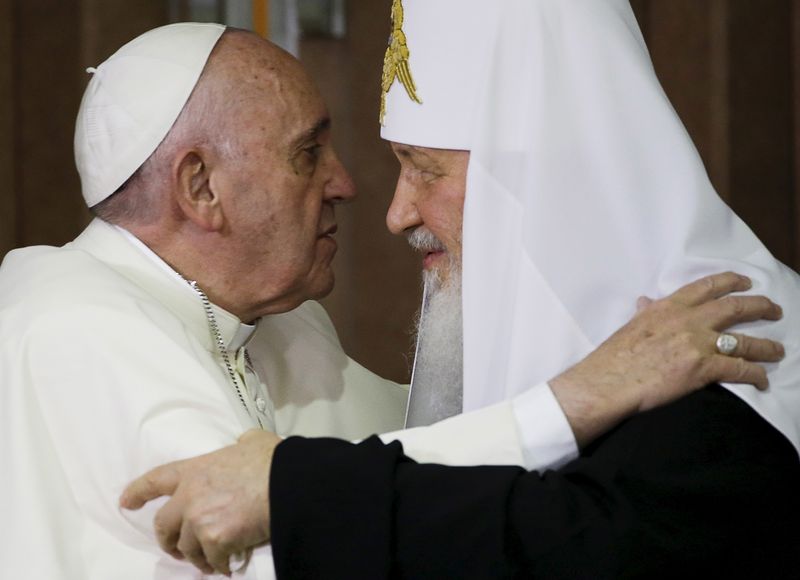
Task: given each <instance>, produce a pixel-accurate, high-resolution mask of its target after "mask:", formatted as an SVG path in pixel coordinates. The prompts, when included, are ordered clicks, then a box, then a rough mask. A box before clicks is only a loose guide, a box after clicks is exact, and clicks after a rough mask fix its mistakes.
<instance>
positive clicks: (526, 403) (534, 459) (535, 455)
mask: <svg viewBox="0 0 800 580" xmlns="http://www.w3.org/2000/svg"><path fill="white" fill-rule="evenodd" d="M511 406H512V410H513V412H514V418H515V419H516V423H517V428H518V429H519V438H520V441H521V442H522V455H523V459H524V462H525V463H524V467H525V469H528V470H530V471H533V470H535V471H544V470H547V469H558V468H559V467H561V466H562V465H564V464H565V463H568V462H570V461H572V460H573V459H575V458H576V457H577V456H578V444H577V443H576V441H575V435H574V434H573V433H572V428H571V427H570V426H569V422H568V421H567V417H566V415H564V411H563V410H562V409H561V405H559V404H558V400H556V397H555V395H554V394H553V391H552V390H551V389H550V385H548V384H547V383H541V384H539V385H536V386H535V387H533V388H531V389H528V390H527V391H525V392H524V393H522V394H520V395H517V396H516V397H514V398H513V399H512V400H511Z"/></svg>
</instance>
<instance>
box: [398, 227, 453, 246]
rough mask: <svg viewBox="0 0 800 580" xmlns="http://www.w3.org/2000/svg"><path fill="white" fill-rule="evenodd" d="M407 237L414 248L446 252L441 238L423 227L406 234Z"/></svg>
mask: <svg viewBox="0 0 800 580" xmlns="http://www.w3.org/2000/svg"><path fill="white" fill-rule="evenodd" d="M406 238H408V243H409V245H410V246H411V247H412V248H414V249H415V250H419V251H421V252H444V251H445V249H446V248H445V247H444V244H443V243H442V242H441V241H440V240H439V238H437V237H436V236H434V235H433V234H432V233H431V232H430V230H427V229H425V228H423V227H418V228H417V229H415V230H414V231H413V232H411V233H408V234H406Z"/></svg>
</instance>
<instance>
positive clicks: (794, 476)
mask: <svg viewBox="0 0 800 580" xmlns="http://www.w3.org/2000/svg"><path fill="white" fill-rule="evenodd" d="M799 498H800V462H799V461H798V456H797V453H796V451H795V450H794V448H793V447H792V446H791V444H789V442H788V441H787V440H786V439H785V438H784V437H783V436H782V435H781V434H780V433H778V432H777V431H775V430H774V429H773V428H772V427H771V426H770V425H768V424H767V423H766V422H765V421H763V420H762V419H761V418H760V417H759V416H758V415H756V413H754V412H753V411H752V410H751V409H750V408H749V407H748V406H747V405H746V404H744V403H743V402H742V401H740V400H739V399H738V398H736V397H735V396H733V395H731V394H730V393H729V392H727V391H725V390H724V389H722V388H720V387H712V388H709V389H705V390H703V391H700V392H698V393H695V394H694V395H691V396H690V397H687V398H685V399H683V400H681V401H678V402H676V403H674V404H672V405H669V406H666V407H663V408H661V409H657V410H655V411H652V412H650V413H645V414H642V415H638V416H636V417H634V418H633V419H631V420H629V421H628V422H626V423H624V424H623V425H621V426H620V427H618V428H617V429H615V430H614V431H612V432H611V433H609V434H608V435H607V436H606V437H605V438H603V439H602V440H600V441H598V442H596V443H595V444H594V445H593V446H592V447H591V448H590V449H588V450H586V452H585V453H584V454H583V455H582V457H581V458H579V459H578V460H576V461H574V462H572V463H570V464H569V465H567V466H566V467H565V468H563V469H561V470H559V471H555V472H553V471H551V472H546V473H543V474H539V473H535V472H531V473H526V472H524V471H523V470H521V469H519V468H514V467H468V468H452V467H444V466H439V465H419V464H416V463H414V462H412V461H410V460H409V459H407V458H405V457H404V456H403V455H402V450H401V447H400V445H399V444H396V443H395V444H392V445H388V446H384V445H383V444H381V443H380V441H379V440H378V439H377V438H371V439H369V440H367V441H365V442H363V443H361V444H360V445H350V444H348V443H344V442H341V441H337V440H312V439H302V438H291V439H287V440H286V441H285V442H283V443H282V444H281V445H279V446H278V448H277V450H276V454H275V459H274V461H273V472H272V477H271V509H272V526H273V529H272V534H273V550H274V554H275V563H276V569H277V572H278V577H279V578H282V579H283V578H286V579H288V578H292V579H295V578H297V579H301V578H348V579H360V578H363V579H369V580H379V579H381V578H412V579H428V578H430V579H434V578H436V579H441V578H459V579H468V578H475V579H491V578H545V579H550V578H553V579H560V578H581V579H583V578H586V579H593V580H594V579H597V580H602V579H604V578H648V579H649V578H683V577H689V576H691V577H698V575H700V576H703V575H707V576H708V577H712V576H713V577H722V576H724V575H728V576H730V577H746V576H747V575H750V577H759V578H770V579H773V578H775V579H779V578H800V499H799ZM743 575H744V576H743Z"/></svg>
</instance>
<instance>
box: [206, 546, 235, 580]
mask: <svg viewBox="0 0 800 580" xmlns="http://www.w3.org/2000/svg"><path fill="white" fill-rule="evenodd" d="M206 558H207V559H208V563H209V564H210V565H211V567H212V568H214V569H215V570H216V571H217V572H220V573H221V574H225V575H226V576H230V575H231V568H230V561H231V559H230V550H229V549H227V548H226V547H224V546H221V545H219V544H216V543H211V544H210V545H207V546H206Z"/></svg>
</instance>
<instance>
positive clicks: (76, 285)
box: [0, 220, 524, 580]
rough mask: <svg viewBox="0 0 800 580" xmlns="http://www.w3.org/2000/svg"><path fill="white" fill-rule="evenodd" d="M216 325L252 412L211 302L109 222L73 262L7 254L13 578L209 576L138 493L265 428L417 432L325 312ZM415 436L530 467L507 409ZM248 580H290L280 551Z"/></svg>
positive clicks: (254, 565)
mask: <svg viewBox="0 0 800 580" xmlns="http://www.w3.org/2000/svg"><path fill="white" fill-rule="evenodd" d="M215 316H216V319H217V321H218V323H219V327H220V331H221V334H222V337H223V341H224V342H225V344H226V345H227V346H228V350H229V355H230V359H231V362H232V366H234V367H235V372H238V373H239V375H240V377H241V378H243V379H244V381H245V385H246V389H245V392H244V393H243V394H244V399H245V400H244V403H245V404H246V405H247V410H245V406H244V405H243V403H242V401H241V400H240V399H239V397H238V395H237V393H236V391H235V390H234V388H233V386H232V383H231V381H230V379H229V378H228V376H227V371H226V369H225V367H224V365H223V364H222V362H221V361H220V357H219V356H218V354H217V351H216V349H215V346H214V344H213V343H212V340H211V334H210V332H209V326H208V322H207V319H206V315H205V313H204V310H203V307H202V303H201V301H200V299H199V297H198V296H197V295H196V294H195V293H194V291H193V290H192V289H191V288H190V287H189V285H188V284H187V282H186V281H185V280H183V279H182V278H181V277H180V276H178V275H177V274H176V273H175V272H174V271H173V270H171V269H170V268H169V267H168V266H167V265H166V264H165V263H164V262H162V261H161V260H160V259H158V257H157V256H155V254H152V252H150V251H149V250H148V249H147V248H146V247H145V246H144V245H143V244H141V242H139V241H138V240H136V239H135V238H133V236H131V235H130V234H128V233H127V232H125V231H124V230H120V229H118V228H115V227H114V226H110V225H108V224H106V223H104V222H102V221H100V220H95V221H94V222H92V223H91V224H90V225H89V226H88V228H87V229H86V230H85V231H84V233H83V234H81V236H80V237H78V238H77V239H76V240H75V241H74V242H72V243H70V244H67V245H66V246H65V247H63V248H53V247H45V246H40V247H31V248H25V249H21V250H16V251H13V252H11V253H10V254H8V256H7V257H6V259H5V260H4V262H3V265H2V268H0V450H1V453H2V454H1V455H0V461H2V470H3V475H2V477H0V513H2V515H3V519H4V524H5V525H4V526H3V528H2V532H0V577H2V578H4V579H5V578H9V579H10V578H26V579H36V580H39V579H42V580H45V579H46V580H57V579H68V580H101V579H102V580H108V579H111V578H113V579H115V580H125V579H130V580H142V579H147V578H164V579H167V578H169V579H182V578H198V577H201V576H202V574H201V573H200V572H199V571H197V570H196V569H195V568H194V567H193V566H191V565H190V564H187V563H185V562H180V561H178V560H174V559H173V558H171V557H170V556H168V555H166V554H165V553H163V552H162V551H161V550H160V549H159V548H158V545H157V543H156V541H155V539H154V533H153V529H152V518H153V515H154V513H155V511H156V509H157V507H158V506H159V505H160V503H159V502H152V503H151V504H150V505H148V506H147V507H145V508H144V509H142V510H141V511H138V512H127V511H122V510H120V509H119V508H118V497H119V495H120V493H121V492H122V490H123V488H124V487H125V486H126V485H127V484H128V483H129V482H130V481H131V480H133V479H135V478H136V477H138V476H139V475H141V474H142V473H144V472H146V471H147V470H149V469H151V468H153V467H155V466H157V465H160V464H163V463H166V462H170V461H174V460H177V459H183V458H186V457H191V456H195V455H198V454H203V453H207V452H209V451H212V450H215V449H218V448H220V447H222V446H225V445H229V444H231V443H234V442H235V441H236V439H237V438H238V437H239V436H240V435H241V434H242V432H244V431H245V430H247V429H250V428H253V427H255V426H257V420H256V418H257V419H258V420H259V421H261V423H262V424H263V426H264V427H265V428H267V429H272V430H274V431H276V432H277V433H278V434H279V435H282V436H288V435H292V434H302V435H329V436H337V437H342V438H346V439H358V438H362V437H365V436H367V435H369V434H371V433H376V432H386V431H391V430H395V429H399V428H401V427H402V422H403V417H404V412H405V404H406V392H407V390H406V387H405V386H402V385H397V384H395V383H392V382H389V381H385V380H383V379H381V378H379V377H377V376H376V375H374V374H373V373H371V372H369V371H367V370H366V369H364V368H363V367H361V366H360V365H358V364H357V363H356V362H354V361H353V360H352V359H350V358H348V357H347V356H346V355H345V354H344V352H343V351H342V349H341V346H340V344H339V340H338V338H337V336H336V333H335V330H334V329H333V326H332V325H331V323H330V320H329V319H328V317H327V314H326V313H325V311H324V310H323V308H322V307H321V306H320V305H318V304H317V303H315V302H306V303H305V304H303V305H302V306H300V307H299V308H297V309H295V310H293V311H291V312H288V313H285V314H280V315H275V316H269V317H265V318H264V319H262V320H261V321H260V322H259V324H258V329H257V330H256V331H255V332H254V328H253V327H249V326H248V325H244V324H241V323H240V321H239V320H238V319H236V318H235V317H234V316H232V315H231V314H229V313H227V312H225V311H223V310H221V309H219V308H216V309H215ZM245 345H246V346H247V350H248V353H249V354H250V357H249V358H250V360H251V361H252V364H251V363H250V362H248V360H247V359H246V358H245V356H244V349H243V347H244V346H245ZM398 437H400V438H402V437H403V436H401V435H398V434H395V435H390V436H387V438H398ZM405 437H406V438H407V441H406V444H407V448H408V451H409V453H410V454H411V455H412V456H415V457H417V458H418V459H436V460H438V461H442V462H448V463H486V462H493V463H520V464H522V463H524V461H523V459H522V453H523V451H522V448H521V441H520V436H519V433H518V430H517V427H516V426H515V423H514V418H513V414H512V409H511V407H510V405H508V404H506V403H504V404H501V405H496V406H494V407H489V408H488V409H484V410H482V411H479V412H477V413H472V414H466V415H463V416H462V417H460V418H458V419H457V420H448V421H445V422H443V423H441V424H439V425H437V426H433V427H431V428H422V429H415V430H411V431H410V432H408V433H407V434H406V435H405ZM239 576H240V577H242V578H252V579H256V578H259V579H260V578H271V577H274V571H273V566H272V561H271V555H270V552H269V549H268V548H260V549H258V550H256V551H255V553H254V555H253V558H252V559H251V562H250V564H249V566H248V567H247V568H246V570H245V571H244V572H242V573H241V574H240V575H239Z"/></svg>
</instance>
